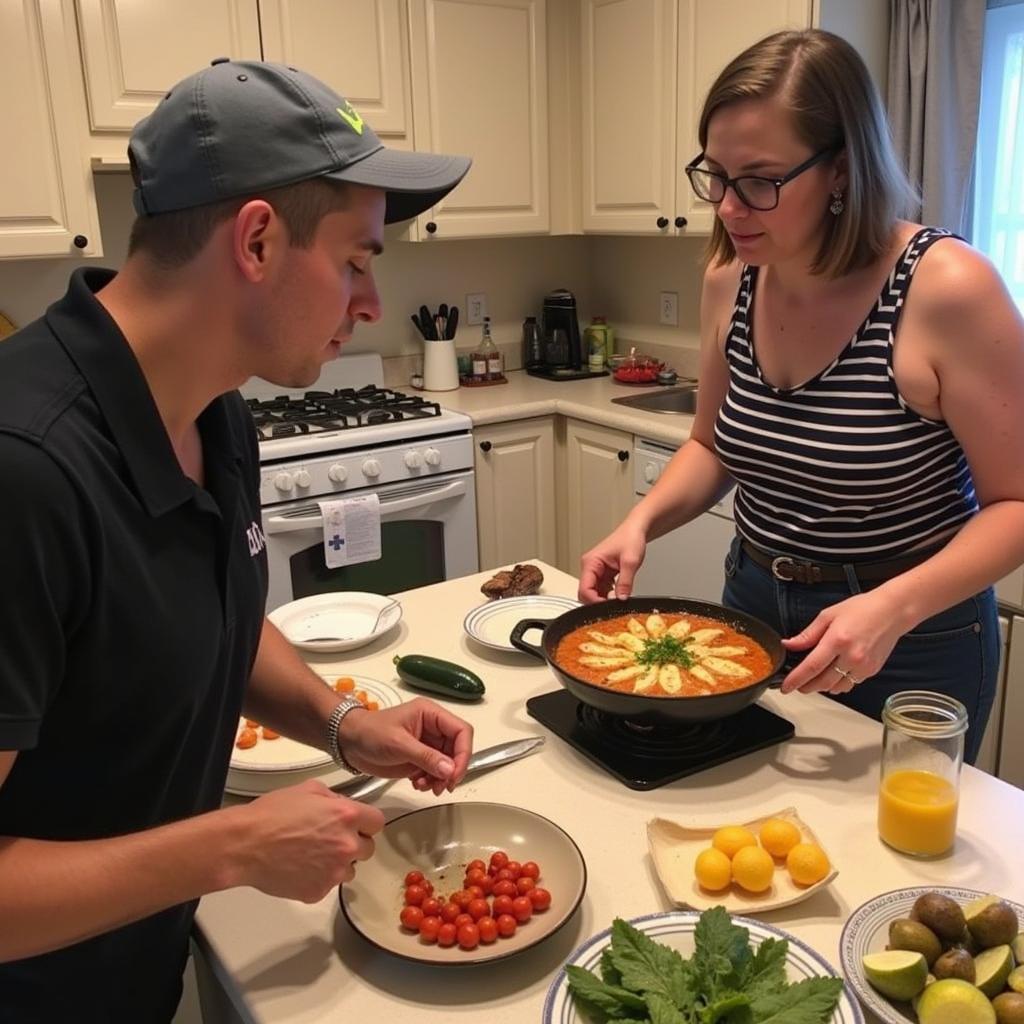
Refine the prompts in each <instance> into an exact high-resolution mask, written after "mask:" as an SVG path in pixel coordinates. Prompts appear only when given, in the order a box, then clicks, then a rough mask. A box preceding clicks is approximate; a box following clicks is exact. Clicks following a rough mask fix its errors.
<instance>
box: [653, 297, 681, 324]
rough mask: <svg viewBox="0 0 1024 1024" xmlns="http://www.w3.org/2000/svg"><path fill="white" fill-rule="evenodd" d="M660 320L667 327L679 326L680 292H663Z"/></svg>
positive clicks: (659, 312)
mask: <svg viewBox="0 0 1024 1024" xmlns="http://www.w3.org/2000/svg"><path fill="white" fill-rule="evenodd" d="M658 322H659V323H660V324H663V325H664V326H666V327H678V326H679V293H678V292H662V293H661V299H660V300H659V302H658Z"/></svg>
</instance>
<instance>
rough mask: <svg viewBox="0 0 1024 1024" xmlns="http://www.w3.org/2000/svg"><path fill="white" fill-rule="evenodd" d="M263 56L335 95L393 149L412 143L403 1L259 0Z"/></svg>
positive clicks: (405, 19) (408, 145)
mask: <svg viewBox="0 0 1024 1024" xmlns="http://www.w3.org/2000/svg"><path fill="white" fill-rule="evenodd" d="M259 12H260V34H261V39H262V43H263V58H264V60H271V61H276V62H278V63H280V64H292V65H294V66H295V67H299V68H302V70H303V71H308V72H309V73H310V74H311V75H315V76H316V77H317V78H319V79H321V80H322V81H324V82H326V83H327V84H328V85H329V86H331V88H332V89H334V90H335V91H337V92H339V93H341V94H342V95H343V96H344V97H345V98H346V99H347V100H348V101H349V102H350V103H351V104H352V105H353V106H354V107H355V108H356V109H357V110H358V111H359V113H360V114H361V115H362V116H363V117H365V118H366V121H367V123H368V124H370V125H372V126H373V130H374V131H375V132H376V133H377V134H378V135H379V136H380V137H381V138H382V139H383V140H384V142H385V144H386V145H387V146H390V147H392V148H394V149H411V148H412V102H411V100H410V94H409V90H410V81H409V30H408V19H407V17H406V4H405V0H345V2H344V3H338V0H259Z"/></svg>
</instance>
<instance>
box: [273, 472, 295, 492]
mask: <svg viewBox="0 0 1024 1024" xmlns="http://www.w3.org/2000/svg"><path fill="white" fill-rule="evenodd" d="M274 486H275V487H276V488H277V489H278V490H279V491H290V490H291V489H292V487H293V486H294V482H293V480H292V475H291V473H284V472H281V473H278V474H277V476H275V477H274Z"/></svg>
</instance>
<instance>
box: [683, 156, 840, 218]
mask: <svg viewBox="0 0 1024 1024" xmlns="http://www.w3.org/2000/svg"><path fill="white" fill-rule="evenodd" d="M838 151H839V148H838V147H836V146H830V147H829V148H828V149H823V150H821V151H820V152H818V153H815V154H814V156H812V157H810V158H809V159H807V160H805V161H804V162H803V163H802V164H800V166H799V167H794V168H793V170H791V171H790V172H789V173H788V174H784V175H783V176H782V177H781V178H763V177H761V176H760V175H757V174H742V175H740V176H739V177H738V178H727V177H726V176H725V175H724V174H718V173H716V172H715V171H709V170H708V169H707V168H706V167H698V166H697V164H699V163H700V162H701V160H703V159H704V154H703V153H698V154H697V156H695V157H694V158H693V159H692V160H691V161H690V162H689V163H688V164H687V165H686V176H687V177H688V178H689V179H690V187H691V188H692V189H693V191H694V193H695V194H696V195H697V197H698V198H699V199H703V200H704V201H705V202H707V203H714V204H716V205H717V204H718V203H720V202H721V201H722V200H723V199H724V198H725V192H726V189H728V188H729V186H730V185H731V186H732V189H733V191H734V192H735V193H736V195H737V196H738V197H739V199H740V202H741V203H743V205H744V206H749V207H750V208H751V209H752V210H762V211H764V210H774V209H775V207H776V206H778V205H779V189H780V188H782V186H783V185H785V184H786V182H788V181H792V180H793V179H794V178H796V177H798V176H799V175H801V174H803V173H804V171H809V170H810V169H811V168H812V167H814V166H815V164H819V163H821V161H822V160H824V159H825V158H826V157H829V156H832V154H833V153H837V152H838Z"/></svg>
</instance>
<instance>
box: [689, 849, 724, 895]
mask: <svg viewBox="0 0 1024 1024" xmlns="http://www.w3.org/2000/svg"><path fill="white" fill-rule="evenodd" d="M693 873H694V874H695V875H696V876H697V882H698V883H699V885H700V886H701V888H702V889H709V890H710V891H711V892H718V891H719V890H720V889H724V888H725V887H726V886H727V885H728V884H729V880H730V879H731V878H732V863H731V861H730V860H729V858H728V857H726V855H725V854H724V853H722V851H721V850H716V849H715V848H714V847H713V846H709V847H708V848H707V849H706V850H701V852H700V853H698V854H697V860H696V861H695V862H694V865H693Z"/></svg>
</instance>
